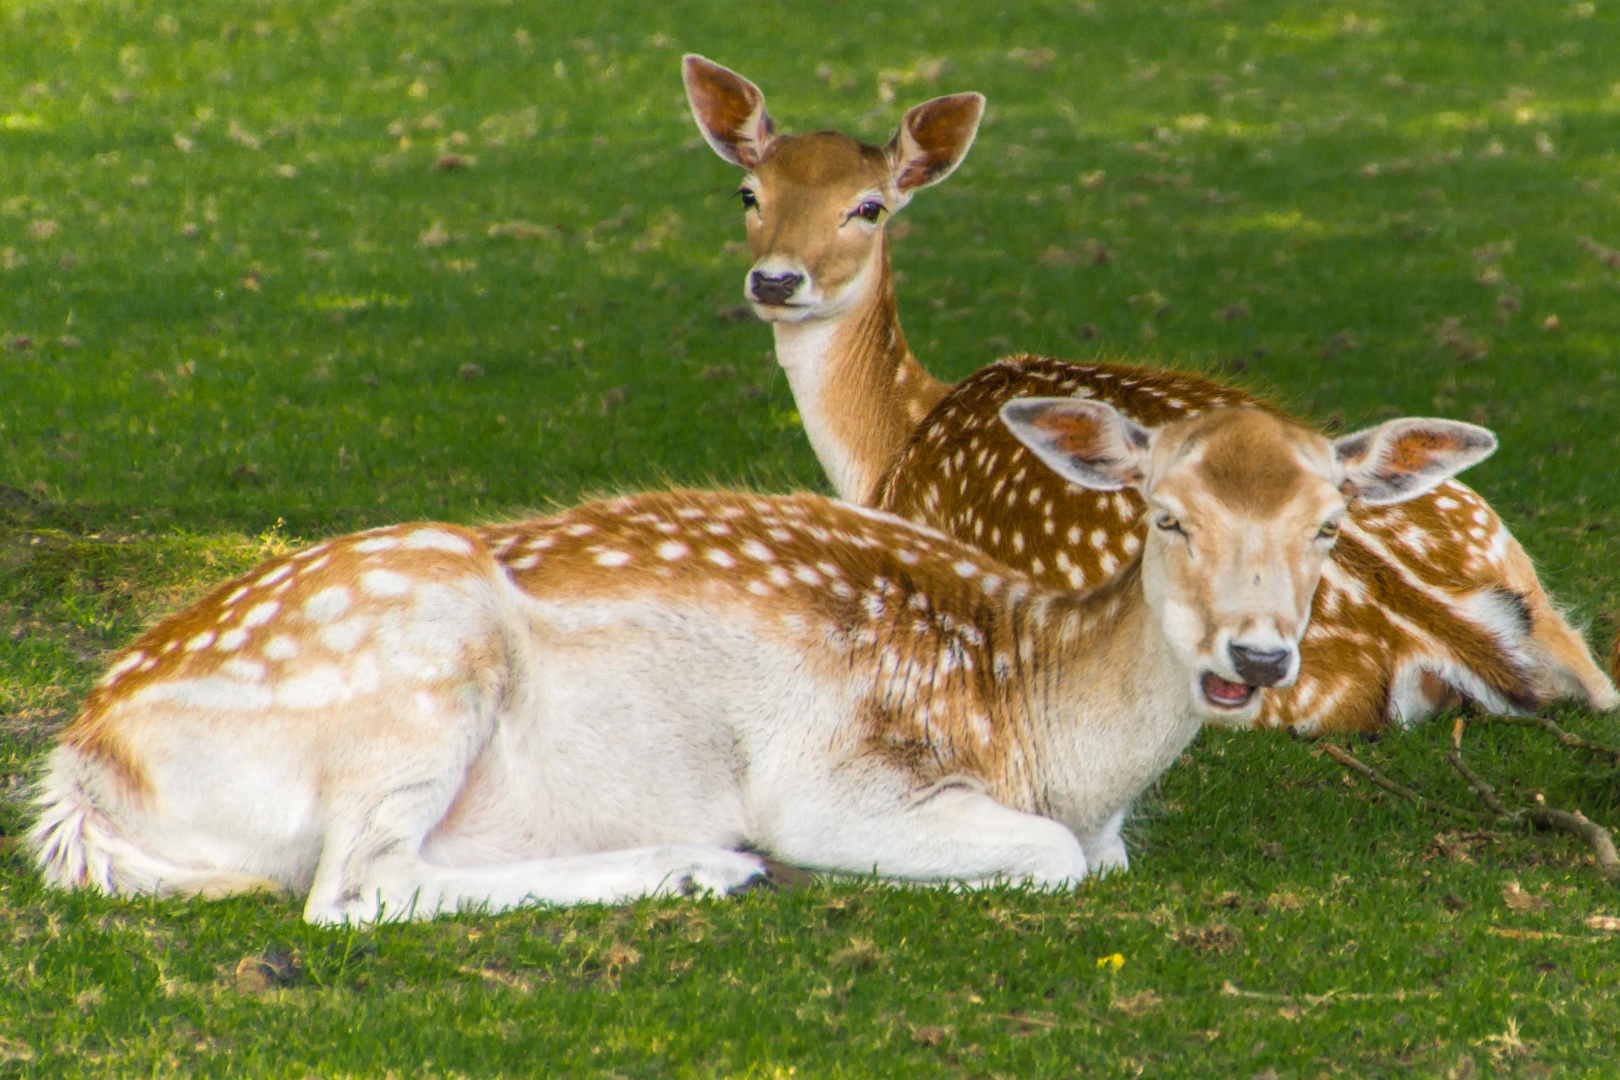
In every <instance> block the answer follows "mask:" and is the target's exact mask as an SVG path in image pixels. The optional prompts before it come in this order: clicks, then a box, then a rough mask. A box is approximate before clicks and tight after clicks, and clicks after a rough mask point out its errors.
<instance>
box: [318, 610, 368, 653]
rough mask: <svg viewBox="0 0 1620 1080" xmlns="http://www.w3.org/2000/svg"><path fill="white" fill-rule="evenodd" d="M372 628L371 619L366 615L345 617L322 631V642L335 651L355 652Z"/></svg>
mask: <svg viewBox="0 0 1620 1080" xmlns="http://www.w3.org/2000/svg"><path fill="white" fill-rule="evenodd" d="M370 629H371V620H370V619H367V618H365V617H364V616H356V617H354V618H352V619H344V620H343V621H342V622H340V623H334V624H332V625H331V626H328V627H326V628H325V629H323V630H322V631H321V644H322V645H325V646H326V647H327V648H328V649H331V650H332V651H333V652H340V653H347V652H353V651H354V647H355V646H356V645H358V644H360V642H361V641H363V640H364V639H365V636H366V634H367V632H368V631H370Z"/></svg>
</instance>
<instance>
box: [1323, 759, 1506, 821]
mask: <svg viewBox="0 0 1620 1080" xmlns="http://www.w3.org/2000/svg"><path fill="white" fill-rule="evenodd" d="M1322 751H1323V752H1324V753H1325V754H1327V756H1328V757H1330V758H1332V759H1333V760H1334V761H1337V762H1338V763H1339V764H1340V765H1343V766H1344V767H1345V768H1347V769H1350V770H1352V771H1354V772H1358V773H1360V774H1361V775H1362V776H1365V777H1366V778H1367V779H1368V780H1371V781H1372V782H1373V783H1375V784H1377V785H1378V786H1379V787H1381V788H1383V789H1384V790H1385V791H1388V792H1390V793H1391V794H1394V795H1399V796H1400V797H1401V798H1403V799H1405V800H1406V801H1407V802H1409V803H1412V804H1413V805H1415V806H1416V807H1418V809H1420V810H1425V809H1430V808H1433V809H1435V810H1443V811H1445V812H1446V813H1448V814H1452V815H1454V816H1456V817H1464V818H1468V819H1469V820H1471V821H1491V820H1493V816H1492V815H1490V814H1484V813H1481V812H1480V811H1478V810H1464V809H1463V808H1462V807H1460V806H1452V805H1451V804H1450V803H1445V802H1441V801H1440V800H1439V799H1431V798H1429V797H1428V796H1427V795H1420V794H1418V793H1417V792H1416V791H1413V790H1412V789H1411V788H1409V787H1407V786H1406V785H1405V784H1398V783H1396V782H1395V781H1394V780H1391V779H1390V778H1389V777H1387V776H1385V775H1384V774H1383V773H1381V772H1379V771H1378V770H1377V769H1375V768H1373V767H1372V766H1371V765H1368V764H1366V763H1364V762H1363V761H1362V760H1361V759H1360V758H1358V757H1356V755H1354V754H1352V753H1350V751H1348V750H1346V749H1344V748H1343V747H1341V746H1336V745H1334V744H1333V743H1330V742H1324V743H1323V744H1322Z"/></svg>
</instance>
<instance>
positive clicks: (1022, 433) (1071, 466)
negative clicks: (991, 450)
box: [1001, 398, 1154, 491]
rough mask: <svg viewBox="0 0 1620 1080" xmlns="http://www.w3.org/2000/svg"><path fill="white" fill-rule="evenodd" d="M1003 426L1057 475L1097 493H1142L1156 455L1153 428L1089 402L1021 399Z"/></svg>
mask: <svg viewBox="0 0 1620 1080" xmlns="http://www.w3.org/2000/svg"><path fill="white" fill-rule="evenodd" d="M1001 422H1002V423H1004V424H1006V425H1007V428H1008V430H1010V431H1011V432H1012V433H1013V435H1014V436H1016V437H1017V439H1018V441H1019V442H1021V443H1023V444H1024V445H1025V446H1027V447H1029V448H1030V449H1031V450H1033V451H1034V452H1035V456H1036V457H1038V458H1040V459H1041V460H1042V461H1044V462H1046V464H1047V465H1048V466H1050V467H1051V469H1052V471H1054V472H1056V473H1057V474H1058V475H1059V476H1061V477H1063V478H1064V479H1065V480H1072V481H1073V482H1074V483H1076V484H1079V485H1080V486H1081V487H1086V488H1091V489H1092V490H1093V491H1118V490H1119V489H1120V488H1125V487H1131V488H1137V489H1138V490H1140V489H1141V487H1142V485H1143V484H1144V483H1145V482H1146V479H1147V475H1148V466H1149V463H1150V462H1149V458H1150V457H1151V455H1152V453H1153V435H1154V431H1153V429H1151V428H1145V427H1143V426H1141V425H1140V424H1138V423H1136V422H1135V421H1133V420H1131V419H1130V418H1129V417H1126V416H1123V415H1121V413H1120V412H1119V410H1117V409H1115V408H1114V407H1113V406H1112V405H1107V404H1104V403H1103V402H1101V401H1090V400H1087V399H1086V398H1019V399H1017V400H1016V401H1009V402H1007V404H1005V405H1003V406H1002V407H1001Z"/></svg>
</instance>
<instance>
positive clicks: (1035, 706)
mask: <svg viewBox="0 0 1620 1080" xmlns="http://www.w3.org/2000/svg"><path fill="white" fill-rule="evenodd" d="M1019 621H1020V622H1022V623H1023V624H1024V625H1023V633H1024V634H1026V635H1028V638H1027V639H1028V640H1030V641H1032V642H1034V643H1036V644H1035V646H1034V648H1033V650H1032V655H1031V657H1030V659H1029V661H1028V662H1027V665H1026V671H1025V672H1024V675H1025V677H1026V680H1027V681H1026V683H1025V685H1026V686H1027V685H1036V686H1042V687H1044V688H1045V689H1044V690H1043V692H1042V693H1041V695H1040V696H1039V697H1038V698H1037V697H1032V696H1030V695H1028V694H1025V695H1023V696H1024V697H1025V698H1026V700H1029V701H1030V706H1029V708H1030V714H1029V715H1028V717H1027V720H1026V724H1025V725H1020V726H1023V727H1024V730H1025V731H1026V732H1027V745H1028V748H1029V753H1028V758H1027V760H1028V762H1029V776H1028V780H1029V781H1031V782H1032V784H1031V805H1029V806H1028V807H1027V809H1029V810H1032V811H1034V812H1036V813H1041V814H1045V815H1047V816H1050V817H1052V818H1055V819H1056V820H1058V821H1061V822H1063V823H1064V824H1066V825H1068V826H1069V827H1070V828H1071V829H1073V830H1075V831H1076V832H1077V833H1079V834H1081V835H1084V834H1086V833H1088V832H1090V831H1093V830H1095V829H1098V828H1100V827H1101V826H1102V825H1103V823H1104V822H1105V821H1106V820H1107V819H1108V818H1109V817H1110V816H1111V815H1112V814H1113V813H1114V812H1116V811H1117V810H1118V809H1119V808H1120V807H1123V806H1126V805H1129V804H1130V802H1131V801H1132V800H1134V799H1135V798H1136V797H1137V796H1139V795H1141V794H1142V792H1143V791H1145V790H1147V788H1148V786H1149V785H1150V784H1152V783H1153V781H1154V779H1155V778H1157V777H1158V776H1159V775H1160V774H1161V773H1162V772H1164V770H1165V769H1167V768H1168V767H1169V766H1170V765H1171V764H1172V763H1173V762H1174V761H1175V760H1176V758H1177V757H1178V756H1179V755H1180V754H1181V751H1182V750H1183V749H1185V748H1186V746H1187V744H1188V743H1189V742H1191V741H1192V738H1193V736H1194V735H1196V734H1197V732H1198V729H1199V726H1200V724H1201V722H1202V721H1201V718H1200V717H1199V715H1198V713H1197V711H1196V709H1195V704H1194V702H1193V700H1192V692H1191V680H1190V679H1189V677H1188V674H1187V671H1186V668H1185V666H1184V665H1183V664H1182V663H1181V661H1180V660H1179V659H1177V658H1176V656H1175V655H1174V653H1173V652H1172V651H1171V648H1170V644H1169V642H1168V641H1166V640H1165V637H1164V634H1163V632H1162V631H1161V630H1160V628H1159V623H1158V620H1157V618H1156V617H1155V616H1154V614H1153V612H1152V610H1151V609H1150V608H1149V607H1148V604H1147V599H1146V597H1145V595H1144V594H1143V591H1142V582H1141V563H1140V562H1137V563H1136V564H1135V566H1134V567H1133V568H1127V569H1126V570H1124V571H1123V572H1122V573H1121V575H1120V576H1119V577H1118V578H1116V579H1115V580H1114V581H1113V582H1111V583H1110V584H1109V585H1106V586H1104V587H1103V588H1101V589H1099V590H1097V591H1096V592H1093V593H1089V594H1087V595H1086V596H1084V597H1080V596H1076V595H1075V594H1072V593H1050V594H1046V595H1045V596H1044V597H1037V598H1035V599H1033V600H1032V601H1031V602H1030V603H1029V604H1027V605H1026V606H1025V607H1024V610H1023V611H1022V612H1021V613H1020V618H1019Z"/></svg>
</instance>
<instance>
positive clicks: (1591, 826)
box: [1446, 717, 1620, 881]
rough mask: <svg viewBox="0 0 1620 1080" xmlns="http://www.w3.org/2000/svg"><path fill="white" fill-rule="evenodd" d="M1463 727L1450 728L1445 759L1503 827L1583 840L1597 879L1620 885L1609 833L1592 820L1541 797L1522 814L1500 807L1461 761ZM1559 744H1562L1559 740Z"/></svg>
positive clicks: (1618, 860) (1617, 859)
mask: <svg viewBox="0 0 1620 1080" xmlns="http://www.w3.org/2000/svg"><path fill="white" fill-rule="evenodd" d="M1548 723H1551V721H1548ZM1463 727H1464V724H1463V720H1462V717H1458V718H1457V721H1456V723H1454V724H1453V725H1452V726H1451V749H1450V750H1448V751H1446V757H1448V758H1450V759H1451V764H1452V765H1453V766H1455V767H1456V769H1457V771H1458V772H1460V773H1462V776H1463V779H1464V780H1466V781H1468V786H1469V787H1470V788H1471V789H1473V792H1474V794H1475V795H1478V796H1479V801H1480V802H1482V803H1484V804H1485V805H1486V806H1488V807H1490V808H1491V810H1492V811H1494V812H1495V813H1496V814H1497V815H1498V816H1499V817H1500V818H1501V820H1502V822H1503V823H1504V824H1514V823H1517V822H1520V821H1528V822H1530V823H1531V824H1532V825H1534V826H1536V827H1537V828H1539V829H1558V830H1560V831H1562V832H1567V833H1570V834H1571V835H1574V836H1577V837H1579V838H1580V839H1582V840H1585V841H1586V843H1587V844H1588V845H1589V846H1590V847H1591V848H1592V851H1593V853H1594V854H1595V855H1596V856H1597V870H1598V874H1599V876H1601V877H1602V878H1603V879H1604V880H1606V881H1620V854H1617V853H1616V852H1615V850H1614V838H1613V837H1612V836H1610V835H1609V830H1608V829H1605V828H1604V827H1603V826H1601V825H1599V824H1598V823H1597V822H1595V821H1593V820H1591V819H1590V818H1588V817H1587V816H1586V815H1585V814H1583V813H1581V812H1580V811H1579V810H1576V811H1575V812H1574V813H1573V814H1570V813H1565V812H1564V811H1562V810H1554V809H1552V808H1551V807H1549V806H1547V805H1545V804H1544V803H1543V802H1542V799H1541V796H1540V795H1537V796H1536V803H1537V805H1535V806H1532V807H1528V808H1526V809H1524V810H1518V811H1510V810H1509V809H1508V808H1507V807H1506V806H1504V805H1502V800H1500V799H1498V798H1497V797H1496V792H1495V790H1493V789H1492V788H1491V785H1489V784H1487V783H1486V782H1485V781H1484V780H1483V779H1481V777H1480V776H1479V774H1478V773H1476V772H1474V770H1473V769H1470V768H1469V767H1468V765H1467V763H1466V762H1464V761H1463V759H1462V735H1463ZM1556 729H1557V725H1553V730H1554V732H1555V733H1556ZM1572 737H1573V736H1572ZM1559 741H1560V742H1563V740H1562V739H1560V740H1559ZM1565 745H1568V744H1567V743H1566V744H1565Z"/></svg>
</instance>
